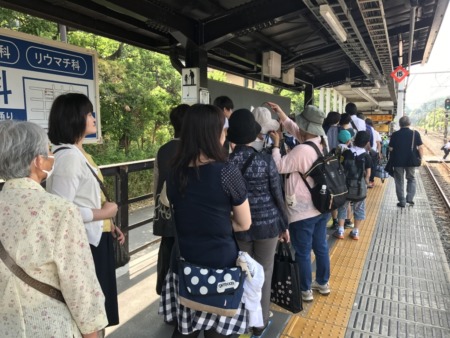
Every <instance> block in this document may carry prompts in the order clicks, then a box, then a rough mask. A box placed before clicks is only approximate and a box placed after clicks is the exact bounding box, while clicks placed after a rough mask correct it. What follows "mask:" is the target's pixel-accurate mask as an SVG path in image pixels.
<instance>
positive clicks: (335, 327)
mask: <svg viewBox="0 0 450 338" xmlns="http://www.w3.org/2000/svg"><path fill="white" fill-rule="evenodd" d="M386 186H387V182H386V181H385V182H384V184H382V183H381V182H380V181H379V180H377V181H376V186H375V187H374V188H373V189H370V190H369V195H368V198H367V200H366V220H365V221H364V222H363V223H362V225H361V227H360V235H359V237H360V238H359V240H358V241H355V240H352V239H351V238H349V237H348V234H349V232H350V230H346V234H345V238H344V239H343V240H337V242H336V243H335V245H334V246H333V248H332V250H331V252H330V259H331V277H330V287H331V293H330V295H329V296H326V297H325V296H321V295H320V294H318V293H317V292H316V293H314V301H313V302H312V303H310V304H305V303H304V310H303V311H302V312H300V313H299V314H296V315H292V317H291V318H290V320H289V322H288V324H287V325H286V327H285V329H284V331H283V333H282V334H281V336H280V337H284V338H287V337H289V338H301V337H314V338H319V337H332V338H339V337H344V335H345V331H346V329H347V323H348V321H349V319H350V314H351V312H352V308H353V304H354V299H355V295H356V292H357V289H358V285H359V280H360V278H361V275H362V272H363V268H364V262H365V260H366V256H367V251H368V249H369V245H370V242H371V240H372V234H373V232H374V230H375V226H376V224H377V216H378V212H379V210H380V205H381V202H382V200H383V196H384V191H385V187H386Z"/></svg>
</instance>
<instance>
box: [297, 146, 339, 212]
mask: <svg viewBox="0 0 450 338" xmlns="http://www.w3.org/2000/svg"><path fill="white" fill-rule="evenodd" d="M303 144H307V145H309V146H311V147H313V148H314V150H315V151H316V153H317V155H318V156H319V157H318V158H317V160H316V161H315V162H314V163H313V165H312V166H311V169H309V170H308V171H307V172H306V173H304V174H303V175H302V174H301V173H300V176H301V177H302V179H303V182H305V184H306V187H307V188H308V190H309V192H310V193H311V197H312V202H313V204H314V206H315V207H316V209H317V210H319V211H320V212H321V213H325V212H329V211H331V210H334V209H337V208H339V207H341V206H343V205H344V203H345V201H346V200H347V184H346V179H345V173H344V168H343V167H342V165H341V162H340V161H339V158H338V157H337V156H336V155H334V154H325V155H323V154H322V153H321V152H320V150H319V148H318V147H317V146H316V145H315V144H314V143H313V142H309V141H307V142H305V143H303ZM307 177H312V179H313V180H314V183H315V184H316V185H315V186H314V187H313V188H311V187H310V185H309V184H308V181H307V180H306V178H307Z"/></svg>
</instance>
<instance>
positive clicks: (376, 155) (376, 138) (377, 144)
mask: <svg viewBox="0 0 450 338" xmlns="http://www.w3.org/2000/svg"><path fill="white" fill-rule="evenodd" d="M365 122H366V126H368V127H369V128H370V129H371V130H372V135H373V144H372V145H371V151H370V157H371V158H372V171H371V174H370V183H369V186H368V187H369V188H373V186H374V185H375V170H376V169H377V165H378V160H379V159H380V158H381V136H380V133H379V132H378V131H376V130H375V128H374V127H373V122H372V120H371V119H366V121H365Z"/></svg>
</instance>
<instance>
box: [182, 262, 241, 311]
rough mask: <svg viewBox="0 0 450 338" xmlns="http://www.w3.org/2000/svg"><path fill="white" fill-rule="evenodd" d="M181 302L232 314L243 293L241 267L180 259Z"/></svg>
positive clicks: (202, 309) (195, 307) (196, 307)
mask: <svg viewBox="0 0 450 338" xmlns="http://www.w3.org/2000/svg"><path fill="white" fill-rule="evenodd" d="M178 277H179V290H178V292H179V298H180V303H181V304H182V305H184V306H187V307H188V308H190V309H193V310H198V311H204V312H208V313H215V314H218V315H221V316H227V317H233V316H234V315H235V314H236V312H237V310H238V308H239V306H240V303H241V299H242V294H243V292H244V278H245V273H244V272H243V271H242V269H241V268H240V267H237V266H236V267H232V268H224V269H212V268H207V267H202V266H198V265H194V264H191V263H188V262H186V261H183V260H180V261H179V274H178Z"/></svg>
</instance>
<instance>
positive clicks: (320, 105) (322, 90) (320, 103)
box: [319, 87, 325, 111]
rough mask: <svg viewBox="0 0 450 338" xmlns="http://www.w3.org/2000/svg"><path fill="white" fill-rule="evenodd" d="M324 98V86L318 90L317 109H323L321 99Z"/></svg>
mask: <svg viewBox="0 0 450 338" xmlns="http://www.w3.org/2000/svg"><path fill="white" fill-rule="evenodd" d="M324 98H325V88H324V87H322V88H320V92H319V109H320V110H322V111H323V106H324V105H323V100H324Z"/></svg>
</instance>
